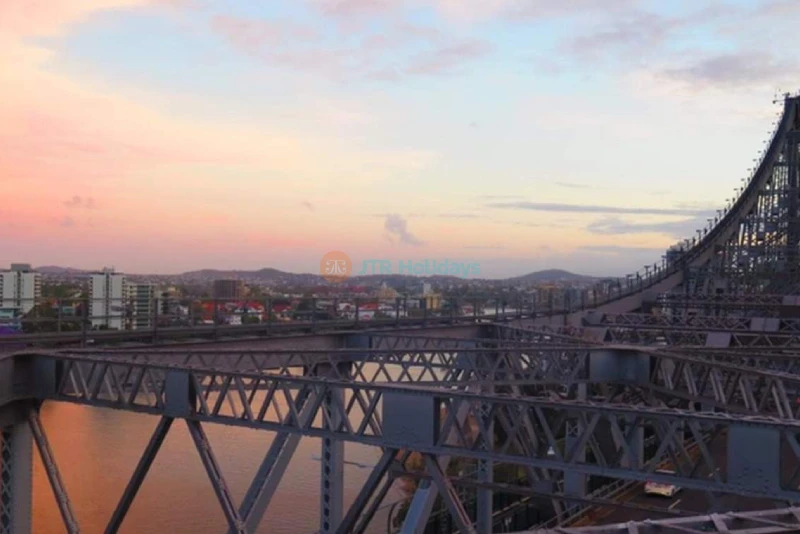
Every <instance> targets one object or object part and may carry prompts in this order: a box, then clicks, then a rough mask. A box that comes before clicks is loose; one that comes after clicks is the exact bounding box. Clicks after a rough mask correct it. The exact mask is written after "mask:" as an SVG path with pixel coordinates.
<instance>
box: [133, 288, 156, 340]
mask: <svg viewBox="0 0 800 534" xmlns="http://www.w3.org/2000/svg"><path fill="white" fill-rule="evenodd" d="M127 294H128V302H129V303H130V311H131V323H130V327H131V329H133V330H137V329H145V328H152V327H153V318H154V317H155V310H156V306H157V305H158V302H157V300H156V299H157V298H158V297H159V294H158V292H157V291H156V287H155V286H154V285H153V284H134V283H130V284H128V290H127Z"/></svg>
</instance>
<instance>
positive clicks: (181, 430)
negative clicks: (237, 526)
mask: <svg viewBox="0 0 800 534" xmlns="http://www.w3.org/2000/svg"><path fill="white" fill-rule="evenodd" d="M41 416H42V421H43V423H44V427H45V430H46V431H47V433H48V438H49V439H50V444H51V446H52V448H53V453H54V455H55V457H56V460H57V462H58V465H59V467H60V469H61V476H62V479H63V480H64V483H65V485H66V487H67V491H68V493H69V497H70V500H71V501H72V504H73V507H74V509H75V514H76V515H77V517H78V520H79V521H80V524H81V528H82V531H83V532H86V533H94V532H102V531H103V529H104V528H105V525H106V523H107V521H108V518H109V517H110V516H111V513H112V511H113V510H114V508H115V506H116V504H117V501H118V500H119V497H120V495H121V494H122V492H123V490H124V488H125V485H126V484H127V482H128V480H129V479H130V476H131V474H132V473H133V469H134V467H135V466H136V463H137V462H138V460H139V456H140V455H141V453H142V451H143V450H144V447H145V446H146V444H147V442H148V440H149V439H150V436H151V434H152V432H153V430H154V429H155V426H156V424H157V422H158V419H157V418H156V417H154V416H149V415H143V414H137V413H131V412H123V411H117V410H108V409H100V408H88V407H85V406H78V405H72V404H62V403H46V404H45V405H44V406H43V408H42V414H41ZM204 428H205V430H206V433H207V434H208V437H209V440H210V441H211V444H212V446H213V448H214V453H215V454H216V457H217V460H218V462H219V464H220V467H221V469H222V472H223V474H224V475H225V478H226V481H227V483H228V486H229V488H230V489H231V492H232V493H233V496H234V499H235V501H236V502H237V503H239V502H241V499H242V498H243V496H244V493H245V491H246V490H247V487H248V485H249V484H250V481H251V479H252V476H253V474H254V473H255V471H256V469H257V467H258V465H259V464H260V463H261V461H262V459H263V458H264V455H265V454H266V452H267V450H268V448H269V445H270V444H271V442H272V438H273V436H274V433H272V432H266V431H261V430H250V429H245V428H235V427H228V426H222V425H212V424H206V425H204ZM319 452H320V443H319V439H313V438H305V439H303V440H301V441H300V445H299V446H298V449H297V452H296V453H295V456H294V457H293V458H292V461H291V462H290V463H289V467H288V469H287V471H286V474H285V475H284V478H283V480H282V482H281V485H280V487H279V489H278V491H277V493H276V495H275V496H274V498H273V499H272V503H271V504H270V507H269V509H268V510H267V514H266V515H265V517H264V520H263V521H262V523H261V526H260V528H259V530H258V531H257V533H267V532H270V533H272V534H296V533H311V532H315V531H316V530H317V529H318V527H319V525H318V512H319V496H318V493H319V491H318V488H319V484H320V482H319V469H320V464H319V461H318V458H319ZM379 455H380V451H379V450H378V449H376V448H373V447H366V446H361V445H357V444H352V443H348V444H347V445H346V446H345V456H346V460H347V461H348V463H347V464H346V465H345V503H346V505H349V503H350V502H351V501H352V499H354V498H355V495H356V494H357V492H358V490H359V489H360V488H361V485H362V484H363V483H364V481H365V480H366V478H367V477H368V476H369V473H370V469H368V468H363V467H360V466H371V465H373V464H374V462H375V461H377V459H378V457H379ZM315 459H316V460H315ZM353 464H358V465H353ZM399 497H400V493H399V491H398V490H392V491H390V493H389V495H387V497H386V499H385V501H384V502H385V503H391V502H393V501H395V500H397V499H398V498H399ZM387 513H388V508H383V509H382V510H381V511H380V512H379V514H378V515H377V516H376V518H375V520H374V521H373V526H372V528H371V529H370V532H371V533H374V534H378V533H383V532H385V531H386V527H385V525H386V514H387ZM226 528H227V525H226V522H225V519H224V517H223V514H222V511H221V510H220V508H219V504H218V501H217V498H216V495H215V494H214V491H213V490H212V487H211V483H210V482H209V480H208V478H207V476H206V472H205V469H204V468H203V465H202V463H201V461H200V457H199V456H198V454H197V451H196V450H195V448H194V444H193V442H192V439H191V437H190V436H189V432H188V430H187V428H186V424H185V423H184V422H183V421H180V420H176V421H175V422H174V423H173V425H172V429H171V430H170V432H169V435H168V436H167V438H166V440H165V441H164V444H163V446H162V447H161V450H160V451H159V453H158V456H157V457H156V459H155V461H154V463H153V466H152V467H151V470H150V472H149V474H148V476H147V478H146V479H145V482H144V484H142V488H141V490H140V491H139V494H138V495H137V497H136V500H135V501H134V503H133V506H132V507H131V509H130V511H129V512H128V515H127V517H126V519H125V522H124V524H123V526H122V528H121V529H120V532H121V533H123V534H140V533H143V532H174V533H191V534H212V533H213V534H221V533H224V532H225V531H226ZM33 531H34V532H42V533H47V534H50V533H61V532H65V530H64V528H63V525H62V522H61V518H60V515H59V513H58V508H57V507H56V505H55V501H54V499H53V496H52V492H51V490H50V487H49V483H48V481H47V476H46V474H45V472H44V469H43V468H42V465H41V462H40V461H39V458H38V455H37V456H36V459H35V462H34V518H33Z"/></svg>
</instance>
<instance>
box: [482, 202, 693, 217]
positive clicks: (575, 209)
mask: <svg viewBox="0 0 800 534" xmlns="http://www.w3.org/2000/svg"><path fill="white" fill-rule="evenodd" d="M487 206H488V207H490V208H501V209H515V210H528V211H547V212H560V213H609V214H614V213H616V214H628V215H702V214H706V213H707V211H706V210H696V209H686V208H671V209H670V208H628V207H623V206H597V205H591V204H558V203H551V202H524V201H519V202H494V203H489V204H487Z"/></svg>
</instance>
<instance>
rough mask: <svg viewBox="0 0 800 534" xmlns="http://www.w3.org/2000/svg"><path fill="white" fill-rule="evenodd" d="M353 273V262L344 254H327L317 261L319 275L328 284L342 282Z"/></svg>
mask: <svg viewBox="0 0 800 534" xmlns="http://www.w3.org/2000/svg"><path fill="white" fill-rule="evenodd" d="M352 272H353V262H352V261H350V257H349V256H348V255H347V254H345V253H344V252H339V251H333V252H328V253H327V254H325V255H324V256H322V259H321V260H320V261H319V274H321V275H322V278H324V279H325V280H327V281H328V282H333V283H335V284H338V283H339V282H344V281H345V280H347V279H348V278H349V277H350V273H352Z"/></svg>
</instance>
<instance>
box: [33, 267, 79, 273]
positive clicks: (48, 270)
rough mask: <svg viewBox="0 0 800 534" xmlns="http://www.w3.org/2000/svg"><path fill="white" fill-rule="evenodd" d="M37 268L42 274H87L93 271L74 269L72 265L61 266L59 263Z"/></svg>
mask: <svg viewBox="0 0 800 534" xmlns="http://www.w3.org/2000/svg"><path fill="white" fill-rule="evenodd" d="M36 270H37V271H39V272H40V273H42V274H85V273H88V272H91V271H86V270H84V269H73V268H72V267H59V266H57V265H43V266H41V267H36Z"/></svg>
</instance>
